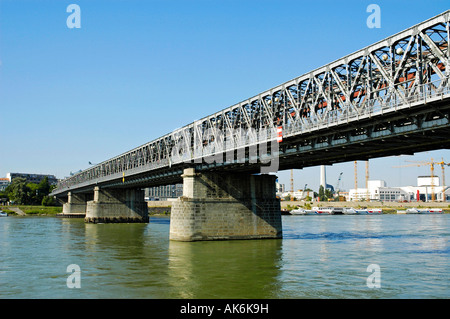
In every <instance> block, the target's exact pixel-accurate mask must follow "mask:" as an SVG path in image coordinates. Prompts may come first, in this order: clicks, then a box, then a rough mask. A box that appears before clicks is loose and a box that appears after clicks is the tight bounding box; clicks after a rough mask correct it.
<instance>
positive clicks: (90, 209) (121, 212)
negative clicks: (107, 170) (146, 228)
mask: <svg viewBox="0 0 450 319" xmlns="http://www.w3.org/2000/svg"><path fill="white" fill-rule="evenodd" d="M84 221H85V222H87V223H147V222H148V221H149V217H148V207H147V203H146V202H145V200H144V191H143V190H136V189H101V188H99V187H95V188H94V200H93V201H88V202H87V208H86V217H85V218H84Z"/></svg>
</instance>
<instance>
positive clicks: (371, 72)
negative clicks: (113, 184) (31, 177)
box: [54, 10, 450, 194]
mask: <svg viewBox="0 0 450 319" xmlns="http://www.w3.org/2000/svg"><path fill="white" fill-rule="evenodd" d="M449 20H450V10H449V11H446V12H444V13H442V14H440V15H438V16H436V17H434V18H431V19H429V20H427V21H424V22H422V23H419V24H417V25H415V26H413V27H411V28H409V29H407V30H404V31H402V32H399V33H397V34H395V35H393V36H391V37H388V38H386V39H384V40H382V41H379V42H377V43H375V44H373V45H370V46H368V47H366V48H364V49H361V50H359V51H357V52H354V53H352V54H349V55H347V56H345V57H343V58H341V59H338V60H336V61H333V62H331V63H329V64H327V65H325V66H323V67H320V68H317V69H315V70H313V71H311V72H309V73H307V74H304V75H302V76H300V77H297V78H295V79H292V80H290V81H287V82H285V83H283V84H281V85H278V86H276V87H274V88H272V89H270V90H267V91H265V92H262V93H260V94H258V95H256V96H254V97H251V98H249V99H247V100H245V101H242V102H240V103H237V104H236V105H233V106H230V107H228V108H226V109H223V110H221V111H219V112H216V113H214V114H211V115H209V116H207V117H204V118H202V119H200V120H197V121H195V122H193V123H191V124H188V125H186V126H184V127H182V128H179V129H177V130H175V131H173V132H171V133H169V134H167V135H165V136H162V137H160V138H158V139H156V140H154V141H151V142H149V143H146V144H144V145H142V146H139V147H137V148H135V149H133V150H131V151H129V152H126V153H124V154H121V155H119V156H116V157H114V158H112V159H110V160H107V161H105V162H102V163H100V164H98V165H96V166H94V167H91V168H89V169H87V170H85V171H82V172H80V173H78V174H76V175H74V176H72V177H70V178H68V179H65V180H64V181H62V182H61V183H60V184H59V185H58V187H57V189H56V190H55V192H54V194H57V193H58V192H64V191H65V190H67V189H68V188H69V187H70V188H76V187H77V185H80V186H81V185H83V186H85V185H88V184H89V183H98V182H99V181H100V182H105V181H107V180H114V179H117V178H120V177H122V178H125V179H126V178H127V177H128V176H132V175H133V174H138V173H139V174H140V173H142V172H145V171H147V172H149V171H153V170H158V169H162V168H170V167H171V166H172V165H174V164H180V163H186V161H192V162H195V163H198V162H199V161H200V162H201V161H202V158H204V156H212V155H215V154H219V153H222V152H223V151H224V150H236V149H241V148H243V147H244V148H245V147H250V146H251V145H255V144H261V143H270V142H273V141H275V139H276V130H277V127H282V130H283V137H286V138H289V137H294V136H301V135H302V134H305V133H308V132H313V131H314V132H315V131H319V132H320V131H321V130H324V134H325V135H326V132H327V131H326V130H329V129H330V128H331V127H334V128H338V127H339V126H340V125H346V124H348V123H349V122H354V123H355V125H356V126H357V125H358V124H357V123H358V121H359V120H361V119H363V118H371V117H376V116H379V115H384V114H386V113H389V112H398V111H400V110H402V109H409V108H411V107H414V105H421V104H422V105H423V103H426V102H427V101H429V100H430V99H436V98H440V99H443V98H449V97H450V88H449V75H450V52H449V29H450V25H449V24H450V23H449ZM260 155H261V154H260Z"/></svg>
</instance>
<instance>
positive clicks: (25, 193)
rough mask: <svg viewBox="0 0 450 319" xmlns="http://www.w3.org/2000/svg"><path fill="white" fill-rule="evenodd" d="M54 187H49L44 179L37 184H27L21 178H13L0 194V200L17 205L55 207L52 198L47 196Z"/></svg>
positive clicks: (46, 179)
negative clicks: (4, 199) (6, 200)
mask: <svg viewBox="0 0 450 319" xmlns="http://www.w3.org/2000/svg"><path fill="white" fill-rule="evenodd" d="M53 188H54V186H53V185H50V184H49V182H48V178H47V177H45V178H44V179H43V180H42V181H41V182H40V183H39V184H36V183H27V180H26V179H25V178H22V177H17V178H14V179H13V181H12V182H11V184H9V185H8V187H6V189H5V191H4V192H0V198H8V199H9V200H10V201H11V202H13V203H14V204H17V205H43V206H53V205H55V201H54V198H53V197H51V196H48V194H50V192H51V191H52V190H53Z"/></svg>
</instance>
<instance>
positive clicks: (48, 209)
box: [0, 205, 62, 216]
mask: <svg viewBox="0 0 450 319" xmlns="http://www.w3.org/2000/svg"><path fill="white" fill-rule="evenodd" d="M0 210H2V211H4V212H5V213H8V215H11V216H56V214H59V213H62V207H61V206H28V205H19V206H0Z"/></svg>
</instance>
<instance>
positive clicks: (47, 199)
mask: <svg viewBox="0 0 450 319" xmlns="http://www.w3.org/2000/svg"><path fill="white" fill-rule="evenodd" d="M41 204H42V206H54V205H55V199H54V198H53V197H52V196H47V195H46V196H44V198H43V199H42V203H41Z"/></svg>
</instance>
